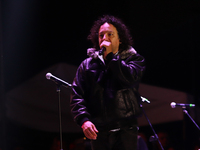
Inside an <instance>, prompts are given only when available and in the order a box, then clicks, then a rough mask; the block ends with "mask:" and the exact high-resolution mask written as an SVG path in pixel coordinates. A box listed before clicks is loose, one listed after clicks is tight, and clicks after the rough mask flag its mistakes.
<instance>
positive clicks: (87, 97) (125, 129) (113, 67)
mask: <svg viewBox="0 0 200 150" xmlns="http://www.w3.org/2000/svg"><path fill="white" fill-rule="evenodd" d="M88 39H89V40H91V42H92V43H93V48H90V49H88V54H89V58H87V59H85V60H84V61H83V62H82V63H81V64H80V66H79V67H78V69H77V72H76V76H75V78H74V81H73V83H72V93H71V99H70V106H71V112H72V114H73V117H74V120H75V122H76V123H77V124H78V125H80V127H81V128H82V130H83V133H84V134H85V136H86V137H87V138H88V139H91V145H92V150H105V149H112V150H136V148H137V133H138V131H137V117H138V116H139V115H140V114H141V113H142V110H141V108H140V102H141V97H140V94H139V93H138V86H139V82H140V81H141V78H142V76H143V74H144V71H145V60H144V58H143V57H142V56H141V55H140V54H138V53H137V52H136V51H135V50H134V48H133V47H132V46H131V45H132V37H131V35H130V32H129V30H128V28H127V27H126V25H125V24H124V23H123V22H122V21H121V20H120V19H118V18H116V17H114V16H109V15H105V16H103V17H101V18H99V19H98V20H97V21H95V22H94V25H93V27H92V28H91V30H90V34H89V36H88ZM103 47H104V52H103V54H102V55H99V50H100V49H102V48H103Z"/></svg>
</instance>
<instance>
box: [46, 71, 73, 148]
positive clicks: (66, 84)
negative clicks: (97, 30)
mask: <svg viewBox="0 0 200 150" xmlns="http://www.w3.org/2000/svg"><path fill="white" fill-rule="evenodd" d="M46 78H47V79H49V80H52V81H54V82H55V83H56V86H57V89H56V92H57V93H58V111H59V131H60V150H63V143H62V122H61V120H62V119H61V102H60V100H61V98H60V87H61V86H62V85H63V86H65V87H67V88H69V87H71V84H69V83H67V82H65V81H63V80H61V79H59V78H57V77H55V76H53V75H52V74H51V73H47V74H46Z"/></svg>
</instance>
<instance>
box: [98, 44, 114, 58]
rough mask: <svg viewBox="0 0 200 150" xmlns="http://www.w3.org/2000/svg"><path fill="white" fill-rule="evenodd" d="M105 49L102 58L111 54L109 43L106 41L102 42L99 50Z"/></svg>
mask: <svg viewBox="0 0 200 150" xmlns="http://www.w3.org/2000/svg"><path fill="white" fill-rule="evenodd" d="M102 47H105V48H106V50H105V51H104V55H103V57H104V58H106V56H107V54H109V53H110V52H112V45H111V42H108V41H103V42H102V43H101V45H100V48H102Z"/></svg>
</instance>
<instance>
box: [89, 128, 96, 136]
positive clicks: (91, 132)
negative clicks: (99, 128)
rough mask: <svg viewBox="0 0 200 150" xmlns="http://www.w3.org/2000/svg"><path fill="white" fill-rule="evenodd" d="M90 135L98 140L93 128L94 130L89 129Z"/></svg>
mask: <svg viewBox="0 0 200 150" xmlns="http://www.w3.org/2000/svg"><path fill="white" fill-rule="evenodd" d="M88 133H89V134H90V136H92V137H93V138H95V139H96V137H97V134H96V132H95V130H93V127H92V128H89V131H88Z"/></svg>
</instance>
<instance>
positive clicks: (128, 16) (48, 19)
mask: <svg viewBox="0 0 200 150" xmlns="http://www.w3.org/2000/svg"><path fill="white" fill-rule="evenodd" d="M0 6H1V18H0V19H1V26H0V27H1V32H0V33H2V34H1V37H0V42H1V43H0V44H1V45H0V46H1V47H0V48H1V100H2V101H1V103H3V102H4V93H6V92H8V91H9V90H11V89H13V88H15V87H16V86H17V85H20V84H21V83H23V82H24V81H26V80H28V79H30V78H31V77H33V76H34V75H36V74H37V73H39V72H40V71H42V70H44V69H45V68H47V67H50V66H51V65H53V64H56V63H59V62H65V63H69V64H73V65H77V66H78V65H79V64H80V63H81V61H82V60H83V59H85V58H86V57H87V55H86V50H87V48H88V47H91V46H92V45H91V43H90V41H88V40H87V35H88V34H89V32H90V28H91V26H92V25H93V22H94V21H95V20H97V19H98V17H99V16H102V15H103V14H111V15H115V16H117V17H119V18H121V19H122V20H123V21H124V23H125V24H126V25H127V26H128V27H129V28H130V31H131V34H132V37H133V39H134V45H133V47H134V48H135V49H136V50H137V51H138V53H140V54H141V55H143V56H144V57H145V59H146V62H147V70H146V73H145V76H144V78H143V79H142V82H143V83H145V84H150V85H155V86H160V87H166V88H170V89H174V90H179V91H183V92H186V93H189V94H191V95H193V96H194V99H195V103H196V105H198V106H199V105H200V99H199V97H200V94H199V91H200V88H199V85H200V79H199V76H200V72H199V64H200V61H199V59H200V55H199V50H200V47H199V43H200V37H199V34H200V32H199V27H200V1H198V0H172V1H171V0H162V1H153V0H148V1H143V0H141V1H134V0H133V1H125V0H123V1H120V0H119V1H49V0H48V1H47V0H42V1H40V0H28V1H27V0H17V1H16V0H2V1H1V5H0ZM2 107H3V105H2ZM3 110H4V107H3V108H2V111H3Z"/></svg>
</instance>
